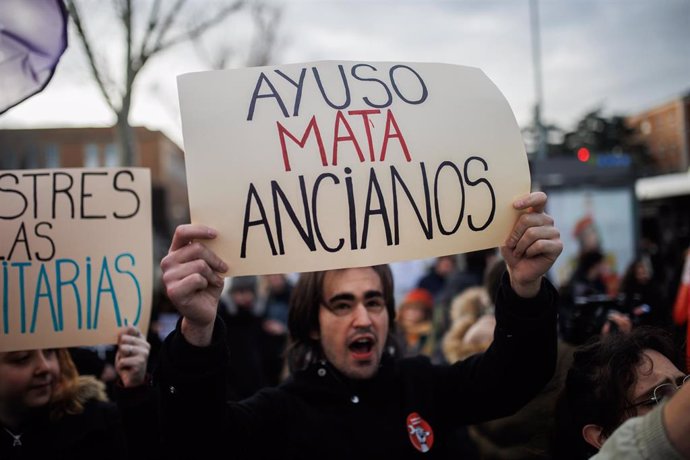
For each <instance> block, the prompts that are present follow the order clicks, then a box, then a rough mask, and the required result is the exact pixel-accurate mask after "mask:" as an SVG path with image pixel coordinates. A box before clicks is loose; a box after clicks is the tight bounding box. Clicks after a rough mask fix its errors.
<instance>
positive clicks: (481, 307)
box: [450, 286, 491, 323]
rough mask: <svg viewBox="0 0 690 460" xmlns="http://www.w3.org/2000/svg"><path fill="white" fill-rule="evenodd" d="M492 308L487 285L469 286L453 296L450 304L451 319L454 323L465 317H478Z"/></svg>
mask: <svg viewBox="0 0 690 460" xmlns="http://www.w3.org/2000/svg"><path fill="white" fill-rule="evenodd" d="M490 308H491V298H490V297H489V293H488V292H487V290H486V288H485V287H483V286H472V287H468V288H467V289H464V290H463V291H462V292H460V294H458V295H456V296H455V297H454V298H453V301H452V302H451V304H450V319H451V321H452V322H453V323H454V322H456V321H458V320H460V318H464V317H470V318H475V319H476V318H478V317H480V316H481V315H483V314H484V313H488V312H489V310H490Z"/></svg>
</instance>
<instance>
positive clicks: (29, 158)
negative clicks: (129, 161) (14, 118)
mask: <svg viewBox="0 0 690 460" xmlns="http://www.w3.org/2000/svg"><path fill="white" fill-rule="evenodd" d="M135 139H136V142H137V150H138V156H139V158H137V160H136V162H135V165H134V166H137V167H144V168H149V169H150V170H151V188H152V190H151V200H152V203H151V204H152V214H153V215H152V219H153V227H154V231H155V235H156V237H157V238H158V239H161V240H168V241H169V237H170V236H171V235H172V231H173V230H174V228H175V226H177V225H179V224H181V223H186V222H189V205H188V200H187V181H186V176H185V166H184V155H183V152H182V150H181V149H180V148H179V147H178V146H177V145H176V144H175V143H174V142H172V141H171V140H170V139H169V138H168V137H167V136H165V134H163V133H161V132H160V131H151V130H149V129H147V128H144V127H136V128H135ZM115 142H116V131H115V128H114V127H111V128H55V129H0V170H12V169H40V168H85V167H86V168H94V167H117V166H120V157H119V152H118V148H117V145H116V144H115Z"/></svg>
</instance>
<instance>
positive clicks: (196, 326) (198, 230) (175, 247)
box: [161, 224, 228, 346]
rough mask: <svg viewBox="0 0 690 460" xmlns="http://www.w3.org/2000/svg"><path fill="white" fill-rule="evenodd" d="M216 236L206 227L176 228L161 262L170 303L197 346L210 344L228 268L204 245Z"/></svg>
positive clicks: (189, 339)
mask: <svg viewBox="0 0 690 460" xmlns="http://www.w3.org/2000/svg"><path fill="white" fill-rule="evenodd" d="M216 236H217V232H216V231H215V230H214V229H212V228H210V227H206V226H204V225H199V224H186V225H180V226H178V227H177V228H176V229H175V234H174V235H173V239H172V244H171V245H170V249H169V250H168V255H166V256H165V257H164V258H163V260H162V261H161V269H162V271H163V284H164V285H165V292H166V294H167V296H168V298H169V299H170V301H171V302H172V303H173V305H175V307H176V308H177V311H178V312H179V313H180V314H181V315H182V316H183V317H184V319H183V320H182V333H183V335H184V337H185V339H186V340H187V341H188V342H189V343H191V344H192V345H196V346H206V345H209V344H210V343H211V336H212V334H213V323H214V321H215V318H216V310H217V308H218V301H219V300H220V294H221V292H222V291H223V285H224V280H223V276H222V274H223V273H225V272H227V270H228V266H227V264H226V263H225V262H223V261H222V260H221V259H220V258H219V257H218V256H217V255H216V254H215V253H214V252H213V251H211V250H210V249H209V248H208V247H206V245H205V244H204V243H203V241H204V240H211V239H213V238H215V237H216Z"/></svg>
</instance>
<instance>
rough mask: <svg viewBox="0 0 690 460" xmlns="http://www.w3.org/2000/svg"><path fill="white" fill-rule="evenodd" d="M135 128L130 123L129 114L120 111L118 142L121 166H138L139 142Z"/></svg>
mask: <svg viewBox="0 0 690 460" xmlns="http://www.w3.org/2000/svg"><path fill="white" fill-rule="evenodd" d="M134 137H135V136H134V129H133V128H132V127H131V126H130V125H129V121H128V120H127V115H125V114H123V113H120V114H118V117H117V140H118V142H117V144H118V148H119V150H120V163H121V166H138V159H139V157H138V155H137V144H136V141H135V138H134Z"/></svg>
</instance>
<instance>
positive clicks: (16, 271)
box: [0, 168, 153, 351]
mask: <svg viewBox="0 0 690 460" xmlns="http://www.w3.org/2000/svg"><path fill="white" fill-rule="evenodd" d="M0 235H2V238H1V239H0V261H1V263H0V265H1V271H0V351H12V350H26V349H35V348H58V347H68V346H80V345H97V344H107V343H116V342H117V332H118V331H119V330H120V329H121V328H123V327H125V326H127V325H134V326H137V327H139V329H140V330H141V331H142V332H143V333H144V335H145V334H146V332H147V329H148V325H149V319H150V314H151V295H152V286H153V253H152V250H153V243H152V231H151V177H150V172H149V170H148V169H144V168H127V169H123V168H93V169H91V168H89V169H37V170H16V171H0Z"/></svg>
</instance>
